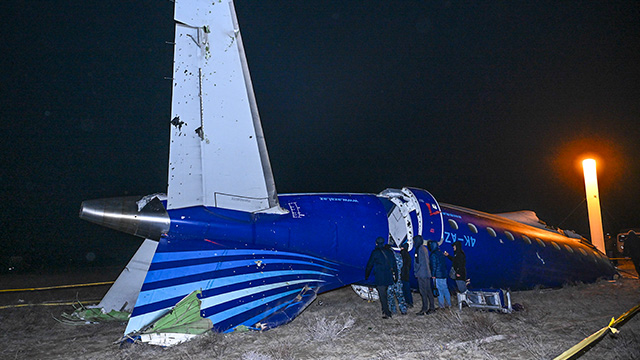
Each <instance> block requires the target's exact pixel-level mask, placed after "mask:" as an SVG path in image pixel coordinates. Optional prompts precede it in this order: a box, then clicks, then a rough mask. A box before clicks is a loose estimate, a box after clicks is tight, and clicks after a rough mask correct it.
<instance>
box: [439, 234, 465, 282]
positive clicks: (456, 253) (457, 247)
mask: <svg viewBox="0 0 640 360" xmlns="http://www.w3.org/2000/svg"><path fill="white" fill-rule="evenodd" d="M444 256H446V257H448V258H449V260H451V262H452V263H453V265H452V269H453V271H454V273H455V275H454V279H453V280H455V281H456V286H457V287H458V291H459V292H460V293H464V292H465V291H467V255H465V253H464V251H462V242H460V241H455V242H454V243H453V256H451V255H449V253H448V252H446V251H445V252H444Z"/></svg>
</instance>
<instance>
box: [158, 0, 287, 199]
mask: <svg viewBox="0 0 640 360" xmlns="http://www.w3.org/2000/svg"><path fill="white" fill-rule="evenodd" d="M175 20H176V32H175V55H174V69H173V99H172V110H171V111H172V120H171V128H172V131H171V145H170V154H169V187H168V191H167V195H168V203H167V208H168V209H176V208H183V207H189V206H198V205H204V206H215V207H221V208H226V209H233V210H240V211H249V212H256V211H265V210H268V209H272V211H280V207H279V205H278V198H277V194H276V189H275V183H274V180H273V174H272V172H271V165H270V163H269V156H268V154H267V147H266V144H265V141H264V135H263V133H262V126H261V124H260V117H259V116H258V109H257V106H256V101H255V97H254V94H253V87H252V84H251V79H250V76H249V69H248V67H247V61H246V58H245V55H244V49H243V45H242V39H241V37H240V30H239V27H238V22H237V19H236V15H235V10H234V7H233V3H232V2H227V1H197V0H179V1H176V5H175Z"/></svg>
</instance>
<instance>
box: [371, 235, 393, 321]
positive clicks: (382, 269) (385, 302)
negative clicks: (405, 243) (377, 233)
mask: <svg viewBox="0 0 640 360" xmlns="http://www.w3.org/2000/svg"><path fill="white" fill-rule="evenodd" d="M384 243H385V240H384V238H381V237H379V238H377V239H376V248H375V249H373V251H371V255H370V256H369V261H367V267H366V268H365V270H364V279H365V280H366V279H368V278H369V275H371V270H372V269H373V271H374V274H373V275H374V277H375V284H376V289H377V290H378V297H379V299H380V305H381V306H382V314H383V316H382V318H383V319H388V318H390V317H391V312H390V311H389V298H388V297H387V289H388V288H389V286H390V285H393V284H394V283H395V282H396V279H398V269H397V265H396V257H395V255H394V254H393V250H391V249H387V248H385V246H384Z"/></svg>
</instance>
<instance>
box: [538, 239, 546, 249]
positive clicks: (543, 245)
mask: <svg viewBox="0 0 640 360" xmlns="http://www.w3.org/2000/svg"><path fill="white" fill-rule="evenodd" d="M536 241H537V242H538V245H540V246H542V247H545V246H546V245H545V244H544V241H542V239H540V238H536Z"/></svg>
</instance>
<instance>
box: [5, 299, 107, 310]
mask: <svg viewBox="0 0 640 360" xmlns="http://www.w3.org/2000/svg"><path fill="white" fill-rule="evenodd" d="M99 302H100V300H86V301H83V302H82V303H83V304H97V303H99ZM76 304H78V301H72V302H60V303H42V304H18V305H4V306H0V310H1V309H12V308H19V307H31V306H66V305H76Z"/></svg>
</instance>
